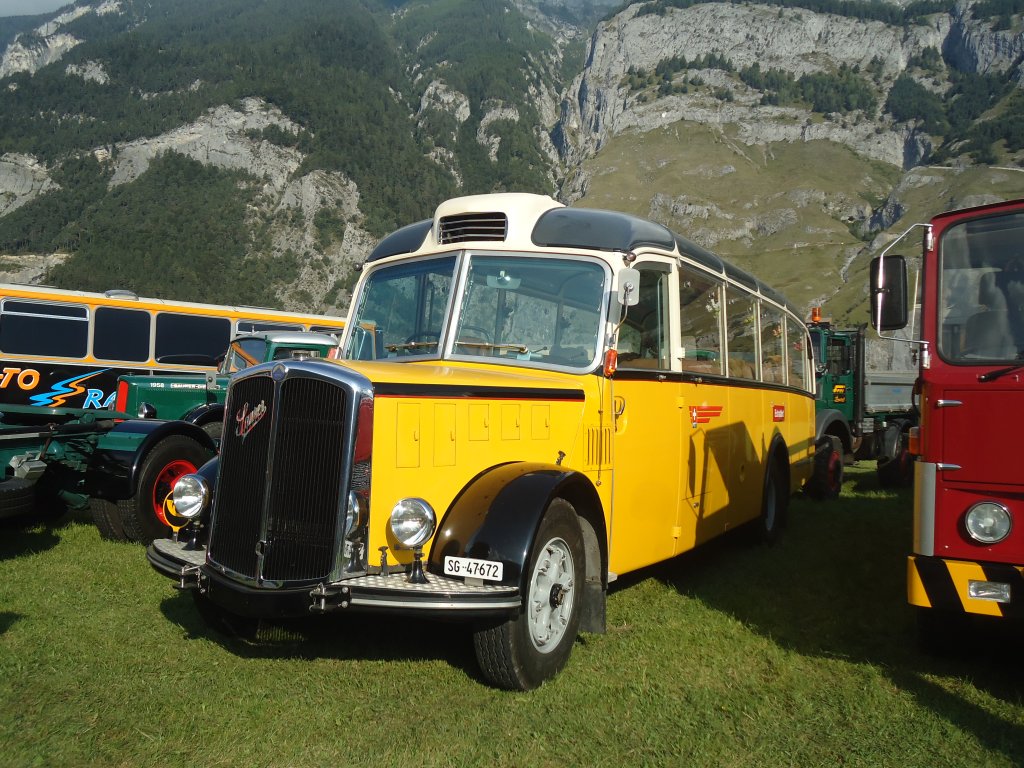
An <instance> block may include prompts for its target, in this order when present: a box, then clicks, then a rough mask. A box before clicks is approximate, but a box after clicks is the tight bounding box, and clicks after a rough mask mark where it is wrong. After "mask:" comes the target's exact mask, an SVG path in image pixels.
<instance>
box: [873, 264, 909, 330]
mask: <svg viewBox="0 0 1024 768" xmlns="http://www.w3.org/2000/svg"><path fill="white" fill-rule="evenodd" d="M871 325H872V327H874V329H875V330H876V331H898V330H899V329H900V328H905V327H906V325H907V262H906V260H905V259H904V258H903V257H902V256H896V255H893V256H886V257H885V258H882V257H881V256H879V257H876V258H874V259H872V260H871Z"/></svg>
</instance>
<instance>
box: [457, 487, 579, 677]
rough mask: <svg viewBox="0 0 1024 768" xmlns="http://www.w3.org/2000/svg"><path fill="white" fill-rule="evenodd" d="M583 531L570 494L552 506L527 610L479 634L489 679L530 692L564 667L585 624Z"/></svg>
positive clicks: (536, 546)
mask: <svg viewBox="0 0 1024 768" xmlns="http://www.w3.org/2000/svg"><path fill="white" fill-rule="evenodd" d="M583 558H584V555H583V534H582V533H581V532H580V524H579V521H578V520H577V517H576V510H575V509H573V506H572V505H571V504H570V503H569V502H567V501H565V500H564V499H555V500H554V501H553V502H551V504H550V506H548V509H547V512H545V513H544V518H543V519H542V520H541V524H540V529H539V530H538V531H537V537H536V539H535V540H534V543H533V548H532V549H531V550H530V557H529V560H528V561H527V565H526V594H525V595H524V600H523V607H522V609H521V610H520V611H519V612H518V613H517V614H516V615H515V616H513V617H511V618H509V619H506V620H505V621H503V622H501V623H500V624H497V625H484V626H481V627H480V628H478V629H477V630H476V632H475V633H474V635H473V645H474V648H475V649H476V657H477V661H478V662H479V664H480V669H481V671H482V672H483V674H484V677H485V678H487V680H488V681H490V682H491V683H493V684H494V685H496V686H498V687H499V688H505V689H507V690H519V691H528V690H530V689H531V688H536V687H537V686H539V685H540V684H541V683H543V682H544V681H545V680H549V679H551V678H552V677H554V676H555V675H557V674H558V672H559V671H561V669H562V667H564V666H565V663H566V662H567V661H568V659H569V654H570V653H571V652H572V646H573V644H574V643H575V642H576V635H577V633H578V632H579V625H580V607H581V605H580V604H581V601H582V599H583V580H584V567H583V566H584V563H583Z"/></svg>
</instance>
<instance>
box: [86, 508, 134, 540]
mask: <svg viewBox="0 0 1024 768" xmlns="http://www.w3.org/2000/svg"><path fill="white" fill-rule="evenodd" d="M89 512H90V513H91V514H92V521H93V522H94V523H95V524H96V527H97V528H98V529H99V532H100V536H101V537H102V538H104V539H108V540H109V541H128V537H126V536H125V535H124V525H123V524H122V523H121V513H120V511H119V510H118V508H117V505H116V504H114V503H113V502H111V501H107V500H106V499H96V498H90V499H89Z"/></svg>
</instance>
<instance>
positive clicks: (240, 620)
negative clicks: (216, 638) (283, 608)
mask: <svg viewBox="0 0 1024 768" xmlns="http://www.w3.org/2000/svg"><path fill="white" fill-rule="evenodd" d="M189 591H190V592H191V593H192V602H194V603H195V606H196V611H197V612H198V613H199V616H200V618H202V620H203V622H204V623H205V624H206V625H207V626H208V627H210V629H212V630H214V631H215V632H217V633H218V634H221V635H224V636H225V637H230V638H238V639H241V640H255V639H256V637H257V635H258V633H259V628H260V620H259V619H253V618H250V617H248V616H239V615H238V614H236V613H232V612H231V611H229V610H227V609H226V608H221V607H220V606H219V605H217V604H216V603H215V602H213V601H212V600H210V598H208V597H207V596H206V595H204V594H202V593H201V592H200V591H199V590H198V589H192V590H189Z"/></svg>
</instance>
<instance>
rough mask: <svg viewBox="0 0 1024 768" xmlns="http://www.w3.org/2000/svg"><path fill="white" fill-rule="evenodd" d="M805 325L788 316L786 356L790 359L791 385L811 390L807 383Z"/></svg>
mask: <svg viewBox="0 0 1024 768" xmlns="http://www.w3.org/2000/svg"><path fill="white" fill-rule="evenodd" d="M806 339H807V337H806V335H805V334H804V327H803V325H801V324H800V323H798V322H797V321H796V320H793V319H791V318H788V317H787V318H786V357H787V358H788V359H789V385H790V386H791V387H798V388H800V389H803V390H809V389H810V387H809V386H808V385H807V382H808V380H809V379H808V376H807V349H806Z"/></svg>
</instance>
